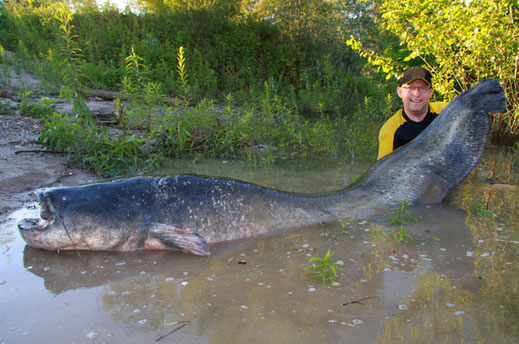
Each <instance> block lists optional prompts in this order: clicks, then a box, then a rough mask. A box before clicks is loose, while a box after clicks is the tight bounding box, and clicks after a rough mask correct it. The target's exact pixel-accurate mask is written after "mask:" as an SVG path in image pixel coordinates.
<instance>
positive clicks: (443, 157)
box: [18, 79, 506, 256]
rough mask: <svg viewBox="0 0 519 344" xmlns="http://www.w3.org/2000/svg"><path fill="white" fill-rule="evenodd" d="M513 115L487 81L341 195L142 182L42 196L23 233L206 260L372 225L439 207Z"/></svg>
mask: <svg viewBox="0 0 519 344" xmlns="http://www.w3.org/2000/svg"><path fill="white" fill-rule="evenodd" d="M505 107H506V98H505V96H504V92H503V90H502V88H501V86H500V84H499V82H498V81H497V80H492V79H488V80H483V81H481V82H480V83H478V84H477V85H476V86H474V87H473V88H472V89H470V90H469V91H467V92H464V93H462V94H460V95H459V96H457V97H456V98H455V99H454V100H453V101H452V102H451V103H450V104H449V105H448V106H447V107H446V108H445V110H443V112H442V114H441V115H440V116H439V117H438V118H437V119H436V120H435V121H434V122H433V123H432V124H431V125H430V126H429V127H428V128H427V129H426V130H424V132H423V133H422V134H421V135H419V136H418V137H417V138H416V139H415V140H413V141H412V142H410V143H409V144H407V145H405V146H403V147H401V148H399V149H397V150H395V151H394V152H392V153H391V154H389V155H387V156H386V157H384V158H383V159H381V160H379V161H377V162H376V163H375V164H374V165H373V166H372V167H371V168H370V169H369V170H368V171H367V172H366V173H365V174H364V175H363V176H362V177H361V178H359V179H358V180H357V181H356V182H355V183H354V184H352V185H350V186H348V187H346V188H345V189H343V190H339V191H335V192H329V193H323V194H296V193H288V192H282V191H278V190H274V189H270V188H265V187H261V186H258V185H254V184H250V183H246V182H241V181H236V180H230V179H220V178H204V177H199V176H189V175H182V176H174V177H164V178H153V177H137V178H132V179H124V180H119V181H114V182H105V183H97V184H90V185H83V186H74V187H57V188H48V189H42V190H39V191H36V194H37V197H38V201H39V204H40V218H36V219H24V220H22V221H21V222H20V223H19V225H18V226H19V229H20V233H21V235H22V236H23V238H24V239H25V241H26V242H27V244H28V245H30V246H32V247H35V248H43V249H47V250H71V249H85V250H119V251H128V250H143V249H172V250H178V251H182V252H186V253H191V254H195V255H202V256H203V255H209V254H210V251H209V248H208V244H209V245H210V244H214V243H218V242H223V241H229V240H236V239H241V238H247V237H251V236H257V235H262V234H266V233H279V232H281V231H284V230H290V229H295V228H300V227H303V226H306V225H312V224H317V223H323V222H330V221H337V220H339V219H346V218H347V219H352V218H367V217H370V216H373V215H374V214H376V213H377V212H379V211H383V210H386V211H387V209H390V208H391V207H394V206H395V205H397V204H398V200H404V199H405V200H407V201H408V202H410V203H413V204H435V203H440V202H441V201H442V200H443V199H444V197H445V196H446V195H447V194H448V193H449V191H450V190H452V188H454V187H455V186H456V185H458V184H459V183H460V182H461V181H462V180H463V179H464V178H465V177H466V176H467V175H468V174H469V173H470V172H471V171H472V170H473V168H474V167H475V166H476V164H477V162H478V161H479V159H480V157H481V155H482V154H483V151H484V149H485V146H486V143H487V139H488V136H489V132H490V116H489V113H498V112H502V111H504V110H505Z"/></svg>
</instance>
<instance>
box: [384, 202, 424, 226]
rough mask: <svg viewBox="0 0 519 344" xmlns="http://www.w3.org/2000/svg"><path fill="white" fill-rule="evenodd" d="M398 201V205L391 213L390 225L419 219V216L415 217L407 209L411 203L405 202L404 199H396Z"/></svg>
mask: <svg viewBox="0 0 519 344" xmlns="http://www.w3.org/2000/svg"><path fill="white" fill-rule="evenodd" d="M398 202H400V207H396V208H395V209H394V210H393V214H392V215H391V222H390V223H391V224H392V225H404V224H406V223H410V222H417V221H420V219H421V218H417V217H416V216H415V215H414V214H412V213H410V212H409V211H408V210H407V208H408V207H409V206H410V205H411V203H409V202H407V201H406V200H405V199H404V200H403V201H402V200H398Z"/></svg>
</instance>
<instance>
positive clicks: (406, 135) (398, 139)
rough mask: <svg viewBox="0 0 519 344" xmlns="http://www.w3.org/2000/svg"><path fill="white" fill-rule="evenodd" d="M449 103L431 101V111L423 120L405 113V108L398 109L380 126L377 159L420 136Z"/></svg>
mask: <svg viewBox="0 0 519 344" xmlns="http://www.w3.org/2000/svg"><path fill="white" fill-rule="evenodd" d="M447 104H448V103H445V102H434V103H429V113H428V114H427V116H426V118H424V120H423V121H422V122H414V121H412V120H410V119H409V118H408V117H407V116H406V115H405V113H404V112H403V109H400V110H398V111H397V112H396V113H395V114H394V115H393V116H391V117H390V118H389V119H388V120H387V121H386V123H384V125H383V126H382V128H380V132H379V134H378V158H377V159H380V158H382V157H384V156H386V155H388V154H389V153H391V152H392V151H393V150H395V149H396V148H398V147H400V146H402V145H403V144H405V143H407V142H409V141H411V140H412V139H413V138H415V137H416V136H418V135H419V134H420V133H421V132H422V130H424V129H425V127H427V126H428V125H429V124H430V122H432V120H433V119H434V118H436V116H438V114H439V113H440V111H441V110H443V109H445V108H446V107H447ZM402 136H403V137H402Z"/></svg>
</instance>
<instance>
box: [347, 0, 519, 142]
mask: <svg viewBox="0 0 519 344" xmlns="http://www.w3.org/2000/svg"><path fill="white" fill-rule="evenodd" d="M375 4H376V5H377V6H378V9H379V21H378V23H379V25H380V27H381V28H383V29H385V30H388V31H390V32H391V33H393V34H394V35H396V36H397V37H398V38H399V40H400V43H401V45H402V47H403V48H405V49H407V50H408V51H409V54H407V56H406V57H405V58H404V59H403V60H400V61H398V60H396V59H394V58H391V56H387V54H386V56H384V55H383V54H376V53H375V52H374V51H368V50H366V49H364V48H363V47H362V44H361V43H360V41H359V40H358V39H352V40H350V44H351V45H352V46H354V47H356V48H357V49H358V50H360V51H362V53H363V54H364V55H365V56H366V57H370V59H371V62H372V64H374V65H378V66H381V67H382V68H383V69H384V71H385V72H386V73H388V74H391V75H395V74H398V73H400V72H401V71H402V69H403V68H404V67H406V66H408V65H409V63H408V62H409V61H410V60H412V59H415V58H419V59H420V60H421V61H422V64H424V65H425V66H427V67H428V68H429V69H430V70H431V72H432V73H433V75H434V76H435V81H434V82H435V88H436V89H437V91H439V92H440V93H441V94H442V95H443V96H444V97H446V98H452V97H454V96H455V95H456V94H457V93H460V92H463V91H466V90H467V89H469V88H470V87H471V86H473V85H474V84H475V83H476V82H478V81H480V80H482V79H485V78H498V79H500V81H501V83H502V85H503V87H504V89H505V92H506V95H507V98H508V102H509V106H508V109H507V113H505V114H502V115H499V116H494V118H493V119H494V125H493V129H494V135H495V136H494V138H499V139H503V140H505V141H508V142H512V140H515V139H516V138H517V136H518V135H519V81H518V79H517V73H518V67H519V26H518V20H519V6H518V3H517V0H424V1H413V0H375ZM406 63H407V64H406Z"/></svg>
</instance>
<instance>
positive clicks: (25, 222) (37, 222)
mask: <svg viewBox="0 0 519 344" xmlns="http://www.w3.org/2000/svg"><path fill="white" fill-rule="evenodd" d="M35 194H36V196H37V197H38V203H39V206H40V217H39V218H25V219H22V220H21V221H20V222H19V223H18V229H19V230H20V231H21V232H22V231H45V230H47V229H49V228H50V227H51V225H52V224H53V223H54V221H55V220H56V213H55V212H54V211H53V207H52V205H51V203H50V202H49V200H48V199H47V197H45V195H44V191H36V192H35Z"/></svg>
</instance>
